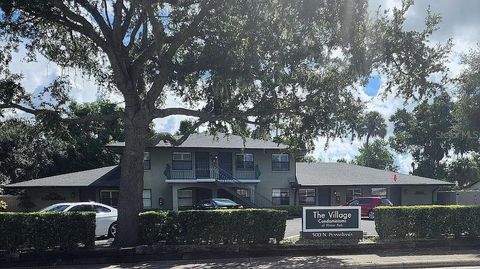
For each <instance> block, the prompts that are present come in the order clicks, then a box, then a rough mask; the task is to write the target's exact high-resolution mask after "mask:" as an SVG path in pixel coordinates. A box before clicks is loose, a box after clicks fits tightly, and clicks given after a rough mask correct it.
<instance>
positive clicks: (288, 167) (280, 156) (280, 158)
mask: <svg viewBox="0 0 480 269" xmlns="http://www.w3.org/2000/svg"><path fill="white" fill-rule="evenodd" d="M273 156H278V159H279V161H273V158H274V157H273ZM282 156H283V157H285V156H287V161H282ZM274 163H286V164H287V169H274V167H273V164H274ZM272 171H275V172H285V171H290V154H288V153H272Z"/></svg>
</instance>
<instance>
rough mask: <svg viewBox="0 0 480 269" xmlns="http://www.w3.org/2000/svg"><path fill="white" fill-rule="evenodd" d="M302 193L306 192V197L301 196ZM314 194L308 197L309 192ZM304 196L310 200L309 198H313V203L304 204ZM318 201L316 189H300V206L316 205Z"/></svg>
mask: <svg viewBox="0 0 480 269" xmlns="http://www.w3.org/2000/svg"><path fill="white" fill-rule="evenodd" d="M301 191H306V192H305V195H302V194H301ZM309 191H310V192H312V191H313V196H312V195H308V192H309ZM310 194H311V193H310ZM302 196H304V197H305V198H308V197H313V202H311V203H307V202H302V199H301V197H302ZM316 200H317V190H316V189H315V188H299V189H298V203H299V204H300V205H315V204H316Z"/></svg>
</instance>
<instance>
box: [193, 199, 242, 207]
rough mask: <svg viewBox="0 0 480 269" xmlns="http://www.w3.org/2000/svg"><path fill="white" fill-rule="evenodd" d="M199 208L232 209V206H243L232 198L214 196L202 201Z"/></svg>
mask: <svg viewBox="0 0 480 269" xmlns="http://www.w3.org/2000/svg"><path fill="white" fill-rule="evenodd" d="M196 208H197V209H230V208H243V206H241V205H239V204H237V203H235V202H234V201H232V200H230V199H225V198H212V199H206V200H202V201H200V202H199V203H198V204H197V206H196Z"/></svg>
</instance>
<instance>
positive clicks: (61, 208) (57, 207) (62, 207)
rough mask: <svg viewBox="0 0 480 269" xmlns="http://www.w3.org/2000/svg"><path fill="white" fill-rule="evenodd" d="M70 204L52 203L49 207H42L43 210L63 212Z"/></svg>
mask: <svg viewBox="0 0 480 269" xmlns="http://www.w3.org/2000/svg"><path fill="white" fill-rule="evenodd" d="M67 207H69V205H51V206H49V207H46V208H44V209H42V210H41V211H44V212H62V211H64V210H65V209H66V208H67Z"/></svg>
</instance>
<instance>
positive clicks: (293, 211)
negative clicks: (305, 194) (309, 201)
mask: <svg viewBox="0 0 480 269" xmlns="http://www.w3.org/2000/svg"><path fill="white" fill-rule="evenodd" d="M277 209H281V210H285V211H287V212H288V218H290V219H291V218H301V217H302V214H303V211H302V210H303V206H295V205H291V206H282V207H278V208H277Z"/></svg>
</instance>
